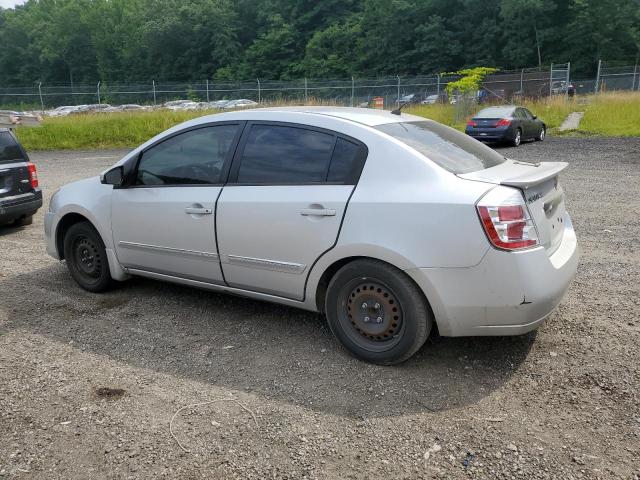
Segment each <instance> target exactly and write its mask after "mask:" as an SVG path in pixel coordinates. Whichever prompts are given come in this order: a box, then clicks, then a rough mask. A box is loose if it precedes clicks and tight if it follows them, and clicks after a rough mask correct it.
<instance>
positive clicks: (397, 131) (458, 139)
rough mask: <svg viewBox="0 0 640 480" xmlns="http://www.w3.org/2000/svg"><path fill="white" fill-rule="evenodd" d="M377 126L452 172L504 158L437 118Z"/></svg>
mask: <svg viewBox="0 0 640 480" xmlns="http://www.w3.org/2000/svg"><path fill="white" fill-rule="evenodd" d="M376 128H377V129H378V130H380V131H382V132H384V133H386V134H387V135H391V136H392V137H394V138H396V139H398V140H400V141H401V142H403V143H406V144H407V145H409V146H410V147H411V148H413V149H415V150H417V151H418V152H420V153H422V154H423V155H424V156H425V157H427V158H428V159H429V160H431V161H432V162H434V163H436V164H438V165H440V166H441V167H442V168H445V169H447V170H449V171H450V172H452V173H456V174H459V173H469V172H475V171H477V170H483V169H485V168H490V167H494V166H496V165H498V164H500V163H503V162H504V161H505V159H504V157H502V156H501V155H499V154H498V153H496V152H495V151H494V150H492V149H490V148H489V147H487V146H485V145H483V144H482V143H480V142H478V141H477V140H474V139H473V138H471V137H468V136H467V135H464V134H463V133H460V132H458V131H457V130H454V129H453V128H449V127H445V126H444V125H441V124H439V123H436V122H431V121H425V122H402V123H388V124H386V125H379V126H378V127H376Z"/></svg>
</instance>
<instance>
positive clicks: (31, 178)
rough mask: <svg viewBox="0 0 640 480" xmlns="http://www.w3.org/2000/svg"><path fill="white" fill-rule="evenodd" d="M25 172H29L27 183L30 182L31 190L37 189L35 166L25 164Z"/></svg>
mask: <svg viewBox="0 0 640 480" xmlns="http://www.w3.org/2000/svg"><path fill="white" fill-rule="evenodd" d="M27 170H28V171H29V181H30V182H31V186H32V187H33V188H38V172H37V171H36V166H35V165H34V164H33V163H31V162H29V163H27Z"/></svg>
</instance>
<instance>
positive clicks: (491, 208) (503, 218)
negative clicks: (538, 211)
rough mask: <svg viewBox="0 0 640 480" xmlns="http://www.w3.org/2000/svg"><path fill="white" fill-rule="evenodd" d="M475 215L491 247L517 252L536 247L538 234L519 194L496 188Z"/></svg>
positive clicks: (514, 190) (483, 201) (482, 201)
mask: <svg viewBox="0 0 640 480" xmlns="http://www.w3.org/2000/svg"><path fill="white" fill-rule="evenodd" d="M477 208H478V215H479V216H480V221H481V223H482V226H483V227H484V231H485V233H486V234H487V237H488V238H489V241H490V242H491V244H492V245H493V246H494V247H496V248H500V249H503V250H520V249H523V248H530V247H534V246H536V245H538V232H537V231H536V227H535V225H534V223H533V220H531V215H530V214H529V209H528V208H527V205H526V203H525V202H524V198H523V196H522V193H520V191H519V190H516V189H515V188H509V187H503V186H500V187H497V188H494V189H493V190H491V191H490V192H489V193H487V194H486V195H485V196H484V197H483V198H482V199H481V200H480V201H479V202H478V205H477Z"/></svg>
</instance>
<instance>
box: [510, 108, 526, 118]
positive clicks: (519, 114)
mask: <svg viewBox="0 0 640 480" xmlns="http://www.w3.org/2000/svg"><path fill="white" fill-rule="evenodd" d="M513 116H514V117H515V118H519V119H521V120H524V119H525V118H527V117H526V115H524V113H522V109H521V108H516V111H515V112H513Z"/></svg>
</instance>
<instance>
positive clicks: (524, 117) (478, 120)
mask: <svg viewBox="0 0 640 480" xmlns="http://www.w3.org/2000/svg"><path fill="white" fill-rule="evenodd" d="M465 133H466V134H467V135H469V136H471V137H473V138H475V139H476V140H481V141H483V142H509V143H511V144H512V145H514V146H516V147H517V146H519V145H520V143H521V142H522V141H523V140H538V141H542V140H544V138H545V136H546V133H547V127H546V125H545V124H544V122H543V121H542V120H540V119H539V118H538V117H536V116H535V115H533V114H532V113H531V112H530V111H529V110H527V109H526V108H524V107H517V106H513V105H507V106H500V107H488V108H484V109H482V110H480V111H479V112H478V113H477V114H475V115H474V116H473V118H472V119H471V120H469V121H468V122H467V127H466V128H465Z"/></svg>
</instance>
